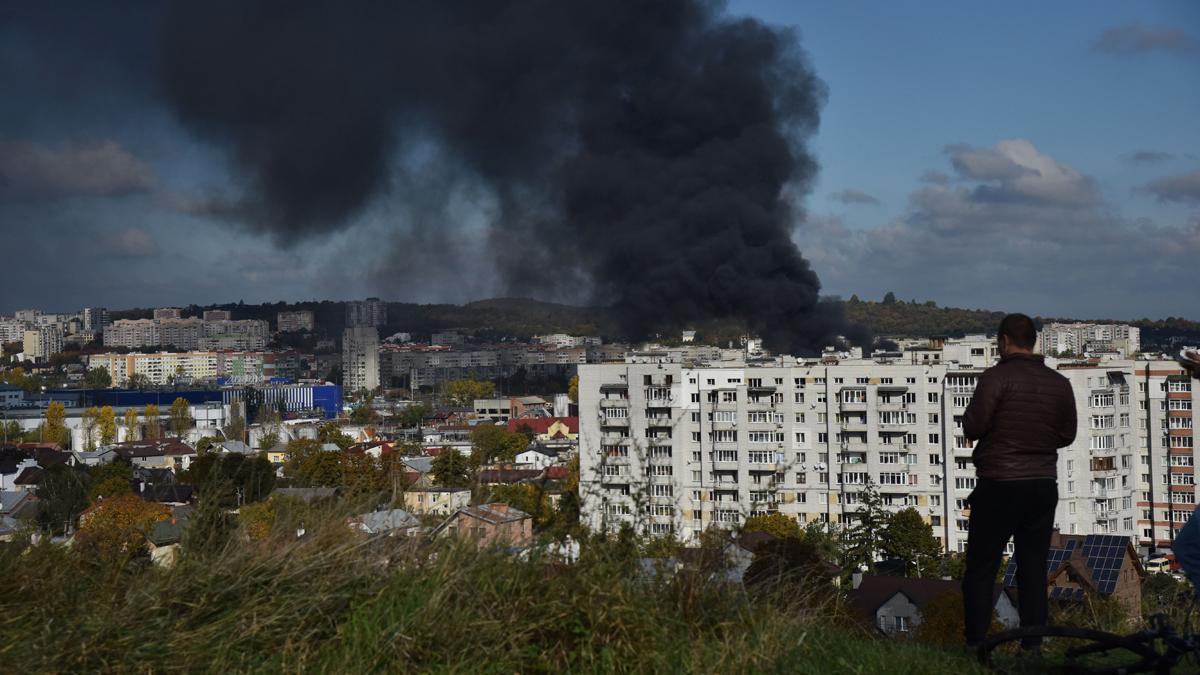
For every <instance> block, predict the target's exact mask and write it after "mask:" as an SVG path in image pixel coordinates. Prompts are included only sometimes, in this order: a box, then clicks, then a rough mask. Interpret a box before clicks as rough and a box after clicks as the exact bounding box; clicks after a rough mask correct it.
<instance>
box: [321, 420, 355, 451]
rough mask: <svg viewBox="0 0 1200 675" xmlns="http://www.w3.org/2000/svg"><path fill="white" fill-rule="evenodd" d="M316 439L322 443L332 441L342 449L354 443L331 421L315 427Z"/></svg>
mask: <svg viewBox="0 0 1200 675" xmlns="http://www.w3.org/2000/svg"><path fill="white" fill-rule="evenodd" d="M317 441H318V442H319V443H322V444H324V443H333V444H334V445H336V446H338V449H339V450H342V451H345V450H346V449H347V448H349V447H350V446H351V445H354V439H353V438H351V437H350V436H348V435H346V434H343V433H342V428H341V427H339V426H338V425H337V424H334V423H333V422H326V423H325V424H322V425H321V426H319V427H317Z"/></svg>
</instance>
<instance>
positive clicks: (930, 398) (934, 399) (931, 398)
mask: <svg viewBox="0 0 1200 675" xmlns="http://www.w3.org/2000/svg"><path fill="white" fill-rule="evenodd" d="M925 399H926V400H927V401H929V402H930V403H937V402H938V394H937V392H936V391H931V392H929V393H928V394H927V395H926V396H925Z"/></svg>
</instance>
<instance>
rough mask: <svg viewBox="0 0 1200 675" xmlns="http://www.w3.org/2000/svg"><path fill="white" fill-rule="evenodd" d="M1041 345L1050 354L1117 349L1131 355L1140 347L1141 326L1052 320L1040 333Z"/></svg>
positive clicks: (1118, 351) (1039, 344) (1044, 351)
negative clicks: (1056, 321)
mask: <svg viewBox="0 0 1200 675" xmlns="http://www.w3.org/2000/svg"><path fill="white" fill-rule="evenodd" d="M1038 347H1039V350H1040V351H1041V352H1043V353H1045V354H1048V355H1050V356H1057V355H1059V354H1065V353H1068V352H1070V353H1073V354H1085V353H1091V352H1117V353H1119V354H1120V356H1122V357H1126V358H1129V357H1133V356H1134V355H1136V354H1137V353H1138V352H1139V351H1141V347H1142V344H1141V329H1140V328H1138V327H1137V326H1129V325H1126V324H1107V323H1050V324H1046V325H1045V326H1043V327H1042V331H1041V332H1040V333H1039V334H1038Z"/></svg>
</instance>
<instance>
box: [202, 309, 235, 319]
mask: <svg viewBox="0 0 1200 675" xmlns="http://www.w3.org/2000/svg"><path fill="white" fill-rule="evenodd" d="M203 316H204V320H205V321H229V320H231V319H233V314H232V313H231V312H230V311H229V310H227V309H206V310H204V314H203Z"/></svg>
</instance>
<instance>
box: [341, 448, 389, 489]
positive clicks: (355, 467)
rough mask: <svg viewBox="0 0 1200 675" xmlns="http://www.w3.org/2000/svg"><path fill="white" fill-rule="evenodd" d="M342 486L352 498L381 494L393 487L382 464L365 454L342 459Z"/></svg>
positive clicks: (349, 454) (346, 456) (361, 453)
mask: <svg viewBox="0 0 1200 675" xmlns="http://www.w3.org/2000/svg"><path fill="white" fill-rule="evenodd" d="M342 485H343V486H345V488H346V491H347V493H348V494H349V495H352V496H353V495H368V494H369V495H374V494H379V493H381V492H383V491H385V490H388V489H389V488H390V487H391V485H390V481H389V476H388V474H387V473H386V472H385V471H384V468H383V465H382V463H381V462H380V461H379V460H378V459H375V458H374V457H373V456H371V455H368V454H367V453H365V452H356V453H347V454H346V455H344V456H343V457H342Z"/></svg>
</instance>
